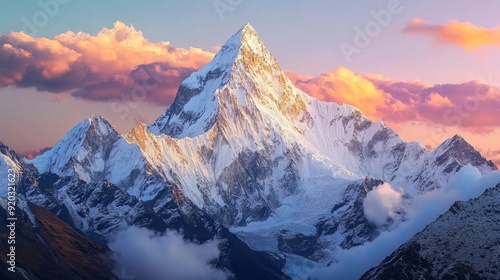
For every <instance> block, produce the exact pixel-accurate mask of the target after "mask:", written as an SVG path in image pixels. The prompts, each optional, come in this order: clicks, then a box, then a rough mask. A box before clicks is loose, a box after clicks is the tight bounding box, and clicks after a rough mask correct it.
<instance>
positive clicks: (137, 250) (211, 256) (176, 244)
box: [108, 226, 229, 280]
mask: <svg viewBox="0 0 500 280" xmlns="http://www.w3.org/2000/svg"><path fill="white" fill-rule="evenodd" d="M108 245H109V247H110V248H111V250H113V251H114V252H115V254H114V259H115V260H116V261H117V263H118V266H117V268H116V272H117V273H118V274H121V273H123V274H126V275H127V276H133V277H135V279H149V280H162V279H184V280H197V279H209V280H212V279H213V280H219V279H227V278H228V276H229V275H228V274H227V273H226V272H223V271H221V270H218V269H216V268H214V266H213V265H212V264H210V262H212V261H213V260H215V259H217V258H218V257H219V254H220V251H219V248H218V245H219V243H218V242H217V241H208V242H206V243H204V244H201V245H200V244H195V243H190V242H186V241H185V240H184V239H183V238H182V236H181V235H180V234H178V233H176V232H174V231H167V232H166V233H165V234H164V235H158V234H156V233H154V232H152V231H150V230H148V229H144V228H138V227H135V226H132V227H129V228H127V229H126V230H124V231H121V232H119V233H118V234H117V235H116V236H115V238H114V239H113V240H112V241H111V242H110V243H109V244H108Z"/></svg>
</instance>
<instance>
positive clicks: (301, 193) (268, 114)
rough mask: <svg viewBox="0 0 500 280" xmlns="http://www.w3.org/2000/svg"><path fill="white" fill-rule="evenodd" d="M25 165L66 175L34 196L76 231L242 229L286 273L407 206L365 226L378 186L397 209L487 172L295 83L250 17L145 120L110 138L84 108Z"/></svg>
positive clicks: (471, 158)
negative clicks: (464, 176)
mask: <svg viewBox="0 0 500 280" xmlns="http://www.w3.org/2000/svg"><path fill="white" fill-rule="evenodd" d="M26 163H28V165H29V164H30V163H32V164H33V165H34V167H35V168H36V169H37V170H38V172H39V173H40V174H42V175H41V176H40V177H43V176H45V177H50V178H52V177H51V176H52V175H53V174H52V173H55V174H57V175H58V176H59V177H64V180H57V181H56V183H55V184H52V181H51V180H39V181H41V183H40V186H42V187H41V188H40V189H41V190H42V191H45V193H49V194H50V193H52V196H47V195H46V197H45V199H44V200H41V199H39V200H37V201H39V202H40V201H45V202H44V203H47V204H48V205H50V206H51V209H62V208H64V209H66V210H65V211H64V212H65V213H69V214H68V215H70V216H71V217H72V221H73V223H74V224H75V225H76V226H77V227H78V228H79V229H81V230H82V231H83V232H86V234H89V235H95V236H101V237H102V238H103V239H106V238H109V237H110V235H112V234H113V232H115V231H116V230H117V229H118V228H120V227H122V226H127V225H136V226H151V227H153V225H152V224H151V223H153V224H154V226H155V227H156V228H160V229H165V228H175V229H184V232H185V234H187V235H189V236H188V238H191V237H193V236H204V237H205V238H202V239H201V240H205V241H206V240H208V239H210V238H213V237H214V236H215V234H216V232H218V233H217V234H220V233H221V232H225V234H224V235H225V236H231V237H230V238H229V237H228V238H229V240H233V241H235V240H237V241H239V239H238V238H236V236H233V235H232V234H233V233H234V234H236V235H237V236H238V237H239V238H240V239H241V240H243V241H245V242H246V244H248V245H249V246H250V247H251V248H252V249H253V250H259V251H270V252H272V253H273V258H272V259H273V260H274V261H272V262H278V263H279V265H277V266H278V267H280V266H283V262H281V261H278V260H280V259H281V257H278V256H283V254H285V253H286V255H287V256H290V258H291V260H292V262H287V266H288V267H287V268H286V271H287V272H291V273H296V272H297V270H296V269H295V268H294V267H293V263H295V264H296V265H297V266H299V265H300V260H303V259H308V261H319V262H323V261H324V262H325V263H327V262H329V261H332V259H330V256H331V255H332V254H331V252H333V251H335V250H337V249H338V248H343V249H347V248H351V247H354V246H361V245H363V244H364V243H366V242H367V241H370V240H373V239H375V238H377V236H379V234H380V232H381V231H384V230H387V229H388V228H389V227H391V226H392V227H396V226H398V224H399V223H400V222H401V221H403V220H404V219H405V211H404V209H400V208H397V207H394V208H395V209H392V210H391V209H389V210H390V211H391V212H390V213H385V214H384V215H386V216H387V217H386V216H383V217H382V219H378V220H380V221H382V222H377V223H376V224H375V223H374V222H373V221H371V220H369V218H367V216H366V214H365V213H364V206H363V201H364V199H365V198H366V197H367V194H368V193H369V192H370V191H372V190H374V189H375V188H376V187H378V186H379V185H381V184H383V183H388V184H390V186H393V187H394V189H392V191H393V192H394V193H395V196H397V198H398V200H399V199H400V200H401V207H404V205H407V204H409V203H411V202H409V201H410V200H412V199H413V198H414V197H417V196H419V195H422V194H424V193H426V192H429V191H431V190H434V189H440V188H444V187H446V186H447V184H448V182H449V181H450V179H451V178H452V177H453V176H454V175H455V174H456V173H457V172H459V170H460V169H461V168H462V167H463V166H465V165H468V164H470V165H472V166H474V167H477V168H478V169H479V171H480V172H481V173H483V174H486V173H489V172H491V171H493V170H496V167H495V166H494V165H492V164H491V162H488V161H487V160H486V159H485V158H484V157H482V156H481V155H480V154H479V153H478V152H477V151H476V150H474V149H473V148H472V147H471V146H470V145H469V144H467V143H466V142H465V140H464V139H462V138H460V137H453V138H451V139H449V140H448V141H446V142H445V143H443V144H442V145H441V146H440V147H439V148H437V149H436V150H434V151H429V150H427V149H426V148H424V147H423V146H422V145H420V144H419V143H416V142H412V143H407V142H404V141H403V140H401V139H400V137H399V136H398V135H397V134H396V133H395V132H394V131H393V130H392V129H390V128H389V127H387V126H385V125H384V123H383V122H381V121H379V122H376V123H373V122H371V121H370V120H369V119H368V118H366V117H365V116H364V115H363V113H362V112H361V111H360V110H359V109H357V108H356V107H354V106H351V105H347V104H344V105H339V104H337V103H334V102H324V101H319V100H317V99H315V98H313V97H311V96H309V95H308V94H306V93H304V92H302V91H301V90H299V89H297V88H296V87H295V86H294V85H293V83H292V82H291V81H290V80H289V79H288V77H287V76H286V75H285V73H284V72H283V70H282V69H281V67H280V66H279V64H278V63H277V62H276V60H275V59H274V58H273V57H272V55H271V54H270V53H269V51H268V50H267V49H266V48H265V46H264V44H263V43H262V41H261V40H260V38H259V36H258V35H257V33H256V32H255V30H254V29H253V28H252V27H251V26H250V25H248V24H247V25H245V26H243V27H242V28H241V29H240V30H238V32H237V33H236V34H235V35H233V36H232V37H231V38H229V40H228V41H227V42H226V43H225V44H224V45H223V47H222V48H221V49H220V51H219V52H218V53H217V54H216V55H215V57H214V58H213V60H212V61H211V62H210V63H208V64H207V65H206V66H205V67H203V68H202V69H200V70H199V71H197V72H194V73H192V74H191V75H190V76H189V77H188V78H186V79H185V80H184V81H183V82H182V83H181V85H180V87H179V90H178V92H177V96H176V98H175V100H174V102H173V104H172V105H171V106H170V107H169V108H168V109H167V110H166V111H165V113H164V114H162V115H161V116H160V117H159V118H158V119H157V120H156V121H155V122H154V123H153V124H151V125H150V126H149V127H146V126H145V125H143V124H138V125H137V126H136V127H135V128H134V129H133V130H132V131H131V132H130V133H128V134H127V135H125V136H121V135H118V133H116V131H115V130H114V129H113V128H112V127H111V125H110V124H109V123H108V122H107V121H106V120H104V119H103V118H100V117H92V118H90V119H89V120H86V121H84V122H82V123H80V124H79V125H77V126H76V127H75V128H74V129H73V130H71V131H70V132H69V133H68V134H67V135H66V136H65V137H64V138H63V139H62V140H61V141H60V142H58V143H57V144H56V145H55V146H54V148H52V149H51V150H50V151H47V152H46V153H45V154H43V155H42V156H40V157H37V158H36V159H34V160H32V161H26ZM0 167H1V166H0ZM29 167H30V168H31V165H29ZM34 176H35V175H34ZM67 177H69V179H68V178H67ZM50 178H49V179H50ZM53 179H54V178H53ZM56 179H57V178H56ZM56 179H54V180H56ZM43 182H48V183H47V184H43ZM68 182H72V183H68ZM55 186H56V187H57V191H54V190H53V191H52V192H51V191H50V188H56V187H55ZM396 190H398V191H396ZM29 194H30V195H33V197H34V199H38V198H37V197H38V196H39V193H38V192H36V193H35V191H34V190H31V192H30V193H29ZM54 198H57V199H54ZM40 203H41V202H40ZM78 205H80V206H78ZM96 206H98V207H96ZM396 208H397V209H396ZM384 209H385V208H384ZM389 210H388V211H389ZM61 213H63V212H61ZM61 215H63V214H61ZM102 217H106V218H105V219H103V218H102ZM75 221H77V222H75ZM152 221H153V222H152ZM226 228H229V229H230V230H231V232H232V233H231V234H230V233H229V231H227V229H226ZM240 245H241V244H240ZM224 246H225V245H224ZM227 246H232V245H227ZM245 246H246V245H245ZM233 249H234V248H233ZM224 250H226V251H225V252H226V253H227V252H228V250H227V247H226V248H225V249H224ZM259 260H261V259H259ZM269 260H271V258H269ZM290 263H292V264H290ZM254 278H255V279H257V278H258V279H261V278H259V277H254Z"/></svg>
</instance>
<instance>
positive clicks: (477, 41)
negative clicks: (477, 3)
mask: <svg viewBox="0 0 500 280" xmlns="http://www.w3.org/2000/svg"><path fill="white" fill-rule="evenodd" d="M403 31H404V32H406V33H410V34H421V35H426V36H430V37H432V38H433V39H434V40H435V41H436V42H438V43H441V44H452V45H456V46H459V47H461V48H463V49H466V50H468V51H470V50H475V49H478V48H481V47H484V46H493V47H497V48H500V27H496V28H490V29H488V28H484V27H481V26H476V25H474V24H472V23H470V22H460V21H456V20H453V21H451V22H450V23H448V24H445V25H433V24H429V23H427V22H425V21H424V20H422V19H419V18H414V19H412V20H411V21H410V22H409V23H408V24H407V26H406V27H405V28H404V30H403Z"/></svg>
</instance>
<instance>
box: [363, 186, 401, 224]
mask: <svg viewBox="0 0 500 280" xmlns="http://www.w3.org/2000/svg"><path fill="white" fill-rule="evenodd" d="M402 196H403V193H402V192H401V191H397V190H394V189H393V188H392V187H391V185H389V184H388V183H384V184H382V185H380V186H377V187H375V188H374V189H373V190H372V191H370V192H368V194H367V195H366V197H365V199H364V200H363V211H364V213H365V216H366V218H367V219H368V221H370V222H372V223H374V224H375V225H377V226H382V225H384V224H387V223H388V222H389V221H390V220H391V219H392V218H394V215H395V212H396V211H397V210H398V209H401V207H402Z"/></svg>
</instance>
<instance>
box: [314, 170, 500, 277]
mask: <svg viewBox="0 0 500 280" xmlns="http://www.w3.org/2000/svg"><path fill="white" fill-rule="evenodd" d="M498 183H500V172H499V171H495V172H492V173H490V174H488V175H485V176H482V175H481V173H480V172H479V170H478V169H477V168H475V167H472V166H470V165H467V166H465V167H463V168H462V169H461V170H460V171H459V172H458V173H457V174H456V175H455V176H454V177H453V178H452V180H451V181H450V183H449V185H448V186H447V187H445V188H444V189H441V190H434V191H431V192H427V193H424V194H422V195H420V196H416V197H415V198H414V199H413V201H412V203H411V205H410V206H409V207H408V208H407V209H405V211H406V213H407V215H406V220H405V221H404V222H402V223H400V224H399V225H398V226H397V227H396V228H395V229H393V230H391V231H385V232H382V233H381V234H380V235H379V236H378V237H377V238H376V239H375V240H373V241H372V242H368V243H366V244H364V245H363V246H358V247H354V248H352V249H349V250H338V251H335V252H334V256H333V257H334V258H336V259H337V260H338V262H337V263H334V264H332V265H330V266H329V267H323V268H320V269H317V270H315V271H313V272H311V273H310V275H309V276H310V277H311V278H312V279H359V277H361V275H362V274H363V273H364V272H366V271H368V270H369V269H370V268H372V267H374V266H376V265H378V264H379V263H380V262H381V261H382V260H383V259H384V258H385V257H387V256H388V255H390V254H391V253H392V252H393V251H395V250H396V249H397V248H398V247H399V246H400V245H402V244H403V243H405V242H406V241H408V240H409V239H411V237H413V236H414V235H415V234H416V233H417V232H419V231H421V230H423V229H424V228H425V226H427V225H428V224H430V223H432V222H433V221H435V220H436V219H437V218H438V217H439V215H441V214H442V213H444V212H446V211H447V210H448V209H449V208H450V206H451V205H452V204H453V203H454V202H455V201H457V200H468V199H471V198H475V197H477V196H479V195H480V194H482V193H483V192H484V191H485V190H486V189H487V188H490V187H494V186H495V185H496V184H498Z"/></svg>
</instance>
